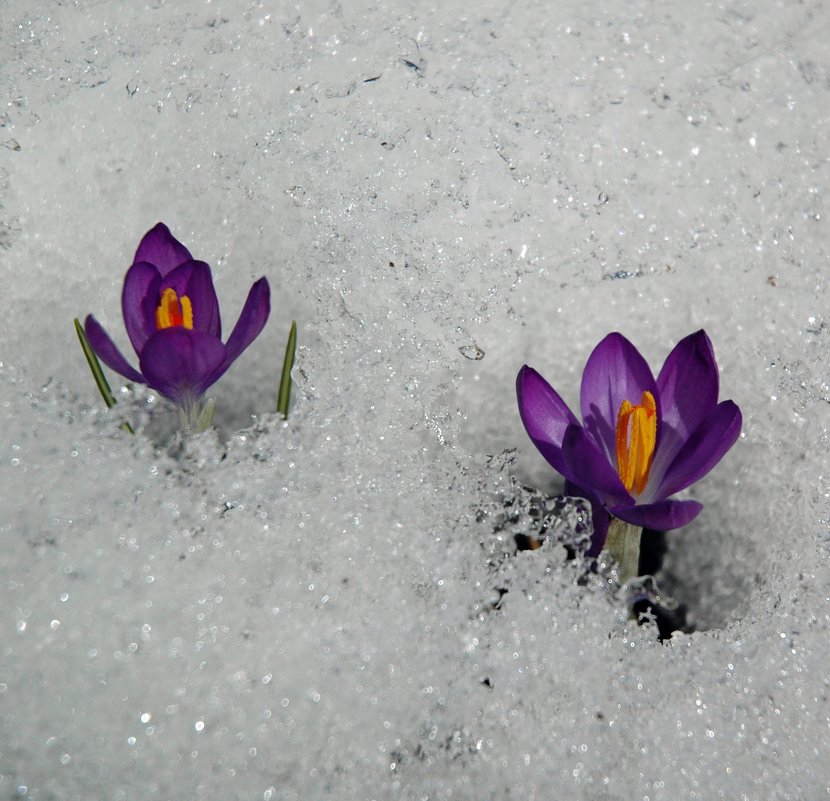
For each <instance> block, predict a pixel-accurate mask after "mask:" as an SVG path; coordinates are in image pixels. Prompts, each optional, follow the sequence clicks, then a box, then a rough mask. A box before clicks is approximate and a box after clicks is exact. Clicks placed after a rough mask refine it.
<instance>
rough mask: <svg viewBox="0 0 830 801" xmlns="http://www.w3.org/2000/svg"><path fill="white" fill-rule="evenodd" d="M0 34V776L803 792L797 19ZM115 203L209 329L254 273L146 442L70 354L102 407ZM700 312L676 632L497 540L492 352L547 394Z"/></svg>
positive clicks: (564, 562)
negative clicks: (284, 376) (604, 358)
mask: <svg viewBox="0 0 830 801" xmlns="http://www.w3.org/2000/svg"><path fill="white" fill-rule="evenodd" d="M0 25H1V26H2V27H1V28H0V42H2V44H0V53H1V54H2V62H3V65H4V67H3V70H2V73H0V84H1V85H2V87H3V90H4V95H5V97H6V103H5V106H4V111H3V114H2V118H0V122H1V123H2V126H3V127H2V129H0V144H2V145H3V147H2V148H0V257H1V258H2V275H3V277H4V289H3V292H4V298H5V303H4V315H3V326H2V331H3V347H2V350H1V351H0V362H2V366H0V416H2V420H0V425H1V426H2V431H3V438H2V439H3V442H2V456H0V536H2V543H3V549H2V552H0V568H1V569H2V576H3V578H2V583H0V588H2V589H0V601H2V603H0V655H1V656H0V797H3V798H10V799H11V798H21V799H32V800H33V801H47V800H49V801H52V800H55V801H57V800H60V801H69V800H70V799H84V800H86V799H90V798H96V799H112V800H113V801H114V800H116V799H123V800H124V801H127V799H130V800H131V801H132V800H133V799H175V800H176V801H181V800H183V799H218V798H239V799H279V801H288V800H289V799H298V800H300V799H312V798H313V799H318V798H319V799H322V798H332V799H347V798H361V799H387V798H398V799H431V800H436V801H437V799H441V800H442V801H443V800H445V799H446V800H448V799H494V800H495V799H497V800H498V801H507V799H521V800H522V801H530V800H531V799H545V800H546V799H550V798H554V797H556V798H564V799H597V798H605V799H614V800H615V801H616V800H617V799H623V798H625V799H629V798H637V799H648V800H649V801H655V799H667V800H668V799H671V801H680V800H681V799H706V801H709V799H717V798H725V799H756V798H764V799H788V798H789V799H797V798H811V799H812V798H822V797H826V796H828V795H830V767H829V766H828V764H827V759H826V756H825V751H826V748H825V746H824V743H825V742H826V740H827V737H828V727H830V704H828V682H829V681H830V679H828V678H827V671H826V665H827V662H828V657H829V656H830V638H828V629H830V595H828V589H827V588H828V586H830V566H828V552H827V543H828V540H829V537H828V525H829V521H830V513H829V512H828V503H827V499H828V493H830V489H828V478H827V476H826V472H825V471H826V466H825V465H826V455H825V454H826V452H827V447H828V427H829V426H830V385H829V384H828V379H827V375H828V368H827V365H828V364H830V334H828V331H827V328H826V326H825V323H824V315H825V314H826V307H827V300H828V292H827V255H828V254H827V251H828V243H829V242H830V238H829V237H828V233H827V228H826V224H825V217H826V210H825V209H824V205H825V202H824V197H825V194H826V192H827V190H828V185H830V181H829V180H828V178H829V177H830V176H828V161H827V153H828V149H829V148H828V145H829V144H830V143H829V142H828V131H830V125H828V122H830V120H829V119H828V117H829V116H830V114H829V113H828V111H827V109H828V108H830V106H828V102H827V101H828V90H829V89H830V59H829V58H828V51H827V46H826V43H825V44H822V42H824V41H825V38H826V31H827V29H828V25H830V11H828V10H827V9H826V8H825V7H824V6H823V5H822V4H821V3H809V2H808V3H805V4H786V3H784V4H773V3H763V2H757V1H756V2H735V3H722V4H697V3H695V4H691V3H682V2H678V1H676V0H671V1H670V2H666V3H662V4H656V5H655V4H653V3H644V2H622V1H621V0H608V2H603V3H593V4H592V3H588V4H586V3H584V2H562V3H556V4H551V3H543V2H528V3H522V4H515V3H508V2H505V0H499V1H498V2H484V3H479V4H475V7H471V6H470V5H469V4H462V3H460V2H456V1H455V0H452V2H447V3H444V4H440V5H437V4H436V5H435V6H434V7H430V6H427V5H419V4H412V3H404V2H400V0H390V1H389V2H386V3H383V4H372V3H362V4H358V3H353V4H343V5H340V4H338V3H329V2H307V3H303V4H301V5H292V4H289V3H255V2H241V1H240V2H227V3H218V2H205V0H198V1H197V0H178V1H177V2H175V3H173V2H163V0H156V2H153V3H148V4H139V3H131V4H125V3H116V2H113V0H103V2H93V0H89V2H81V1H80V0H78V2H74V3H68V2H60V0H47V1H46V2H41V3H39V4H37V7H36V10H34V9H33V7H32V4H29V3H23V2H20V0H8V1H7V2H6V3H5V4H3V6H2V9H0ZM159 220H163V221H164V222H166V223H167V224H168V225H169V226H170V227H171V229H172V231H173V233H174V234H175V235H176V236H177V237H178V238H179V239H181V240H182V241H183V242H185V243H186V244H187V245H188V246H189V247H190V249H191V250H192V252H193V253H194V255H195V256H196V257H197V258H201V259H204V260H205V261H208V262H209V263H210V264H211V265H213V267H214V274H215V279H216V285H217V291H218V294H219V298H220V303H221V304H222V309H223V313H224V318H225V325H226V328H228V327H229V325H231V324H232V323H233V321H234V320H235V317H236V315H237V314H238V313H239V310H240V308H241V306H242V303H243V301H244V298H245V295H246V294H247V291H248V288H249V287H250V285H251V283H252V282H253V281H254V280H256V279H257V278H258V277H259V276H261V275H266V276H267V277H268V280H269V282H270V284H271V288H272V295H273V299H274V302H273V310H272V317H271V320H270V322H269V324H268V326H267V328H266V329H265V332H264V333H263V335H262V336H261V337H260V339H259V340H257V342H255V343H254V345H252V347H251V348H250V349H249V350H248V351H247V352H246V353H245V355H244V356H243V357H242V359H240V361H239V362H238V363H237V364H236V365H235V366H234V367H233V368H232V369H231V370H230V371H229V372H228V373H227V375H226V376H225V377H224V378H223V379H222V381H221V382H220V383H219V384H218V385H217V387H216V388H215V392H214V395H215V397H216V401H217V412H216V418H215V423H216V428H215V430H210V431H207V432H205V433H204V434H201V435H198V436H195V437H189V438H183V437H181V436H180V435H178V434H176V433H175V430H174V425H175V415H173V414H172V413H170V411H169V409H168V408H167V407H166V405H165V404H164V402H163V401H161V400H160V399H158V398H157V397H155V396H154V395H153V393H151V392H147V391H145V390H142V389H141V388H137V389H132V390H131V389H121V387H122V382H121V381H120V379H119V378H118V376H115V375H113V374H112V373H110V374H109V375H110V379H111V381H112V383H113V386H114V388H115V389H116V394H117V395H118V398H119V403H118V405H117V406H116V407H115V409H113V410H112V411H111V412H108V411H106V410H105V409H104V408H103V405H102V404H101V402H100V398H99V397H98V396H97V394H96V392H95V388H94V385H93V383H92V380H91V378H90V376H89V374H88V371H87V370H86V366H85V364H84V362H83V358H82V355H81V353H80V349H79V347H78V344H77V341H76V340H75V335H74V332H73V330H72V318H73V317H83V316H84V315H86V314H87V313H90V312H92V313H95V315H96V316H97V317H98V319H99V320H101V322H102V323H103V324H104V325H105V326H106V327H107V328H108V330H109V331H111V332H113V335H114V336H115V338H116V339H117V341H118V342H119V343H120V344H121V345H122V346H124V348H125V350H128V343H127V339H126V336H125V334H124V333H123V328H122V327H121V313H120V302H119V298H120V288H121V281H122V279H123V274H124V271H125V269H126V267H127V266H128V265H129V262H130V259H131V257H132V254H133V252H134V249H135V247H136V245H137V243H138V240H139V238H140V237H141V235H142V234H143V233H144V232H145V231H146V230H147V229H149V228H150V227H151V226H152V225H153V224H155V223H156V222H157V221H159ZM292 319H296V320H297V322H298V326H299V349H298V359H297V366H296V368H295V372H294V377H295V382H296V383H295V387H294V396H293V406H292V409H291V414H290V416H289V419H288V420H287V421H283V420H281V419H280V418H279V417H278V416H277V415H276V414H275V413H274V411H273V410H274V406H275V402H276V392H277V383H278V380H279V370H280V364H281V358H282V350H283V347H284V343H285V338H286V336H287V333H288V327H289V324H290V321H291V320H292ZM700 327H705V329H706V330H707V332H708V333H709V335H710V336H711V338H712V340H713V342H714V345H715V350H716V354H717V358H718V363H719V366H720V368H721V371H722V373H721V396H722V397H723V398H730V397H731V398H733V399H735V400H736V402H737V403H738V404H739V405H740V406H741V408H742V410H743V414H744V432H743V435H742V437H741V439H740V440H739V442H738V443H737V445H736V446H735V448H734V449H733V451H732V452H731V453H730V454H729V455H728V456H727V457H726V458H725V459H724V460H723V462H722V463H721V464H720V465H719V466H718V467H717V468H716V469H715V471H714V472H713V473H712V474H711V475H710V476H709V477H708V478H706V479H705V480H704V481H702V482H701V483H700V484H698V485H697V486H695V487H693V488H692V489H691V490H690V492H689V497H694V498H696V499H698V500H700V501H701V502H703V503H704V505H705V509H704V511H703V513H702V514H701V516H700V517H699V518H698V519H697V520H696V521H694V523H692V524H691V525H689V526H688V527H687V528H685V529H683V530H681V531H677V532H671V533H670V534H669V535H668V554H667V556H666V560H665V564H664V570H663V571H662V572H661V574H660V575H659V576H658V581H659V583H660V586H661V587H664V588H665V589H666V590H667V591H669V592H670V594H671V595H672V596H674V597H675V598H676V599H678V600H679V601H682V602H683V603H685V604H686V605H687V607H688V609H689V615H690V621H691V622H692V623H693V625H694V628H695V631H693V632H690V633H678V634H675V636H673V637H672V638H671V639H670V640H668V641H664V642H660V641H659V640H658V637H657V632H656V630H655V628H654V626H651V625H649V626H643V627H640V626H638V625H637V624H636V622H634V621H633V620H631V619H629V617H628V613H627V609H626V606H625V602H624V599H623V598H622V597H621V596H620V595H619V593H618V592H617V591H616V589H615V587H614V585H613V581H609V575H608V574H607V573H606V572H603V571H600V573H598V574H596V575H587V576H586V574H585V571H584V565H583V564H582V563H581V562H580V561H579V560H569V559H567V558H566V552H565V549H564V548H563V547H562V545H561V544H559V543H558V542H555V541H554V538H552V537H551V538H549V539H548V540H547V541H546V542H545V544H544V545H543V547H542V548H540V549H539V550H535V551H520V552H516V551H515V548H514V547H513V544H512V543H513V535H514V534H515V533H521V532H525V531H527V532H531V533H532V532H533V531H535V530H536V529H535V528H534V526H536V525H537V522H536V521H537V518H534V514H536V512H534V509H537V508H538V504H539V500H538V498H539V493H541V494H543V495H545V496H553V495H555V494H556V493H558V492H560V491H561V488H562V486H561V481H560V480H559V479H558V478H557V477H556V476H555V475H554V474H553V472H552V471H551V470H550V468H549V467H548V466H547V465H546V463H545V462H544V460H543V459H542V458H541V456H539V455H538V454H537V453H536V452H535V450H534V448H533V446H532V445H531V444H530V442H529V441H528V439H527V437H526V435H525V433H524V431H523V429H522V427H521V423H520V421H519V418H518V413H517V411H516V404H515V396H514V379H515V375H516V372H517V370H518V368H519V367H520V366H521V365H522V364H523V363H525V362H527V363H530V364H532V365H533V366H534V367H536V368H537V369H538V370H539V371H540V372H542V374H543V375H545V376H546V377H548V378H549V380H550V381H551V382H552V383H553V384H554V386H556V387H557V389H559V390H560V391H561V392H562V394H563V396H564V397H565V399H566V400H568V401H569V402H571V403H573V402H574V401H575V399H576V395H577V391H578V384H579V376H580V373H581V370H582V367H583V365H584V363H585V360H586V359H587V356H588V354H589V353H590V351H591V349H592V347H593V346H594V344H596V342H598V341H599V340H600V339H601V338H602V337H603V336H604V335H605V334H606V333H608V332H609V331H611V330H620V331H622V332H623V333H624V334H625V335H626V336H628V337H629V338H630V339H631V340H632V341H633V342H634V343H635V344H636V345H637V346H638V347H639V348H640V349H641V350H642V351H643V353H644V354H645V355H646V356H647V358H648V359H649V360H650V362H651V363H652V364H653V365H655V366H659V364H660V363H661V361H662V359H663V358H664V357H665V355H666V354H667V353H668V351H669V349H670V348H671V346H672V345H673V344H674V343H675V342H676V341H677V340H678V339H680V338H681V337H682V336H685V335H686V334H688V333H690V332H691V331H694V330H696V329H697V328H700ZM123 420H129V421H131V422H133V423H134V424H135V425H136V426H137V427H138V429H139V433H138V435H136V436H131V435H129V434H126V433H124V432H123V431H121V430H120V429H119V424H120V422H121V421H123ZM525 485H526V486H530V487H533V488H535V492H531V491H529V490H525V489H523V488H522V487H523V486H525ZM549 503H550V504H551V508H552V510H553V511H554V513H555V516H554V518H553V521H552V522H553V525H554V527H555V529H556V531H557V532H558V533H560V534H561V536H562V537H564V538H566V539H567V538H569V537H574V536H577V530H578V529H581V527H583V526H584V521H585V519H586V513H585V509H584V507H582V506H581V505H580V504H578V503H572V502H562V501H559V502H553V501H550V502H549Z"/></svg>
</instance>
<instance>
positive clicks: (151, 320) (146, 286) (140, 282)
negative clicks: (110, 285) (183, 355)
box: [121, 261, 161, 353]
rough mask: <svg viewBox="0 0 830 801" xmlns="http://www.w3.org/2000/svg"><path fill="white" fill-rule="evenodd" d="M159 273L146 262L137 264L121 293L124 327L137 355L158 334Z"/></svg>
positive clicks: (131, 268) (130, 272) (128, 275)
mask: <svg viewBox="0 0 830 801" xmlns="http://www.w3.org/2000/svg"><path fill="white" fill-rule="evenodd" d="M160 284H161V275H160V274H159V271H158V270H157V269H156V268H155V267H154V266H153V265H152V264H150V262H147V261H138V262H136V263H135V264H133V266H132V267H130V269H129V270H127V275H126V276H125V277H124V289H123V290H122V292H121V312H122V313H123V315H124V327H125V328H126V329H127V334H128V336H129V337H130V342H132V343H133V347H134V348H135V352H136V353H141V349H142V348H143V347H144V343H145V342H146V341H147V340H148V339H149V338H150V336H151V335H152V334H154V333H155V331H156V306H157V305H158V300H159V285H160Z"/></svg>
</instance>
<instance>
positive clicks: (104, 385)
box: [75, 317, 135, 434]
mask: <svg viewBox="0 0 830 801" xmlns="http://www.w3.org/2000/svg"><path fill="white" fill-rule="evenodd" d="M75 333H76V334H77V335H78V341H79V342H80V343H81V349H82V350H83V352H84V356H86V363H87V364H88V365H89V371H90V372H91V373H92V377H93V378H94V379H95V384H96V386H97V387H98V392H100V393H101V397H102V398H103V399H104V403H106V404H107V408H108V409H111V408H112V407H113V406H115V395H113V394H112V389H111V388H110V385H109V382H108V381H107V377H106V376H105V375H104V371H103V370H102V369H101V363H100V362H99V361H98V357H97V356H96V355H95V351H94V350H92V346H91V345H90V344H89V340H88V339H87V338H86V334H85V333H84V327H83V326H82V325H81V322H80V320H78V318H77V317H76V318H75ZM121 428H122V430H124V431H126V432H128V433H129V434H135V431H133V427H132V426H131V425H130V424H129V423H122V424H121Z"/></svg>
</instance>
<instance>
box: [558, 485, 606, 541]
mask: <svg viewBox="0 0 830 801" xmlns="http://www.w3.org/2000/svg"><path fill="white" fill-rule="evenodd" d="M565 495H570V496H571V497H572V498H585V499H586V500H587V501H588V503H590V504H591V523H592V525H593V529H594V532H593V534H592V535H591V547H590V548H589V549H588V553H587V554H586V555H587V556H599V553H600V551H601V550H602V549H603V547H604V546H605V540H606V539H608V526H609V524H610V523H611V516H610V515H609V514H608V512H606V511H605V507H604V506H603V505H602V501H601V500H600V499H599V497H597V495H596V494H595V493H593V492H591V491H590V490H587V489H585V488H584V487H578V486H577V485H576V484H574V483H573V482H572V481H565Z"/></svg>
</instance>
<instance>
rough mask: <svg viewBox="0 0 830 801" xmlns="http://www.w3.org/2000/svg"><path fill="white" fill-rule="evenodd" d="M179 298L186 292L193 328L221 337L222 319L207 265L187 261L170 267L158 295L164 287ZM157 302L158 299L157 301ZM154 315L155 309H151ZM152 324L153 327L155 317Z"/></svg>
mask: <svg viewBox="0 0 830 801" xmlns="http://www.w3.org/2000/svg"><path fill="white" fill-rule="evenodd" d="M168 287H169V288H171V289H174V290H175V292H176V294H177V295H178V296H179V297H181V296H182V295H187V297H188V298H190V305H191V306H192V308H193V330H194V331H202V332H203V333H205V334H210V335H211V336H212V337H215V338H216V339H221V338H222V319H221V317H220V316H219V300H218V299H217V297H216V290H215V289H214V287H213V277H212V276H211V273H210V265H209V264H207V263H206V262H203V261H194V260H192V259H191V260H190V261H186V262H185V263H184V264H180V265H179V266H178V267H176V269H175V270H171V271H170V272H169V273H168V274H167V276H166V277H165V279H164V280H163V281H162V283H161V285H160V286H159V297H161V293H162V292H164V290H165V289H167V288H168ZM156 302H157V303H158V300H157V301H156ZM154 314H155V311H154ZM153 326H154V327H155V318H154V323H153Z"/></svg>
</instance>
